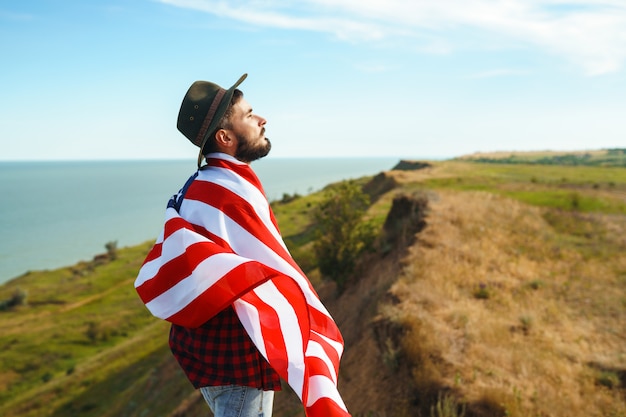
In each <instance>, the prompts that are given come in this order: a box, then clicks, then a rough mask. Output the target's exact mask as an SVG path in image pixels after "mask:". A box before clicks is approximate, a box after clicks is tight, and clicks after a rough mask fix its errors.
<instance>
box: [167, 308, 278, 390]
mask: <svg viewBox="0 0 626 417" xmlns="http://www.w3.org/2000/svg"><path fill="white" fill-rule="evenodd" d="M170 349H171V350H172V353H173V354H174V357H176V360H177V361H178V363H179V364H180V366H181V367H182V368H183V371H184V372H185V374H186V375H187V378H189V381H190V382H191V383H192V384H193V386H194V387H195V388H202V387H207V386H217V385H240V386H247V387H254V388H259V389H263V390H266V391H267V390H273V391H280V389H281V387H280V377H279V376H278V373H277V372H276V371H275V370H274V369H273V368H272V367H271V366H270V365H269V363H268V362H267V360H265V358H264V357H263V355H261V353H260V352H259V351H258V349H257V348H256V346H255V345H254V343H253V342H252V340H251V339H250V336H248V333H247V332H246V330H245V329H244V328H243V325H242V324H241V322H240V321H239V318H238V317H237V314H236V313H235V310H234V309H233V308H232V307H227V308H226V309H224V310H223V311H222V312H220V313H219V314H218V315H216V316H215V317H213V318H212V319H210V320H209V321H207V322H206V323H204V324H203V325H202V326H201V327H198V328H195V329H191V328H187V327H182V326H178V325H175V324H172V328H171V330H170Z"/></svg>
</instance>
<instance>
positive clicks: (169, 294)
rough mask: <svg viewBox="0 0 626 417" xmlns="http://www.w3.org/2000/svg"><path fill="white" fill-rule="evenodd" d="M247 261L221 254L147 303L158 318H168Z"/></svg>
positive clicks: (203, 262) (200, 264)
mask: <svg viewBox="0 0 626 417" xmlns="http://www.w3.org/2000/svg"><path fill="white" fill-rule="evenodd" d="M246 261H247V260H246V259H242V258H241V257H239V256H237V255H234V254H231V253H220V254H216V255H213V256H211V257H210V258H207V259H205V260H204V261H202V262H200V263H199V264H198V266H197V267H196V268H195V269H194V270H193V272H192V273H191V275H190V276H188V277H186V278H184V279H183V280H181V281H180V282H178V283H177V284H176V285H174V286H173V287H172V288H170V289H169V290H167V291H165V292H163V293H161V294H160V295H159V296H158V297H156V298H154V299H153V300H151V301H149V302H148V303H146V307H148V310H150V311H151V312H152V314H154V315H155V316H157V317H160V318H168V317H170V316H172V315H173V314H176V313H177V312H178V311H180V310H182V309H183V308H185V307H186V306H187V305H188V304H189V303H191V302H192V301H193V300H194V299H195V298H196V297H198V295H200V294H202V293H203V292H204V291H206V290H207V289H208V288H210V287H211V286H212V285H213V284H215V283H216V282H217V281H219V279H220V278H222V277H223V276H224V275H226V274H227V273H228V272H230V271H231V270H232V269H234V268H235V267H237V266H239V265H241V264H242V263H245V262H246Z"/></svg>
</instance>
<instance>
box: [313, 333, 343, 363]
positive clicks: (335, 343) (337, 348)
mask: <svg viewBox="0 0 626 417" xmlns="http://www.w3.org/2000/svg"><path fill="white" fill-rule="evenodd" d="M312 332H313V333H315V334H316V335H318V336H319V337H320V338H322V340H323V341H324V342H326V343H328V344H329V345H330V347H332V348H333V349H335V351H336V352H337V356H338V357H341V354H342V353H343V343H340V342H338V341H336V340H334V339H331V338H329V337H328V336H325V335H323V334H321V333H318V332H316V331H312Z"/></svg>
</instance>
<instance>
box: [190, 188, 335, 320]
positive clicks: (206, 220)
mask: <svg viewBox="0 0 626 417" xmlns="http://www.w3.org/2000/svg"><path fill="white" fill-rule="evenodd" d="M181 216H183V217H184V218H185V219H187V221H189V222H190V223H193V224H197V225H199V226H202V227H203V228H205V229H206V230H210V231H211V232H212V233H214V234H215V235H217V236H219V237H220V238H221V239H224V240H225V241H226V242H228V244H229V245H231V247H232V249H233V251H234V252H235V253H238V254H240V255H242V256H245V257H246V258H250V259H255V260H258V261H259V262H261V263H264V264H265V265H267V266H269V267H271V268H274V269H276V270H277V271H280V272H282V273H283V274H285V275H287V276H290V277H291V278H293V279H294V280H295V281H296V282H297V283H298V285H299V286H300V288H301V289H302V291H303V292H304V294H305V296H306V300H307V303H309V305H311V306H312V307H313V308H315V309H316V310H318V311H320V312H321V313H322V314H324V315H326V316H328V317H329V318H330V317H331V316H330V313H329V312H328V310H326V307H324V305H323V304H322V302H321V301H320V300H319V298H318V297H317V296H316V295H315V294H314V293H313V292H312V291H311V290H310V287H309V281H308V280H307V279H306V277H304V276H302V275H301V274H300V272H299V271H298V270H297V269H295V268H294V267H293V266H292V265H291V264H290V263H289V262H287V261H286V260H285V259H283V258H282V257H281V256H279V255H278V254H277V253H276V252H274V251H273V250H272V249H271V248H269V247H268V246H267V245H266V244H265V243H263V242H262V241H260V240H259V239H257V238H256V237H255V236H254V235H253V234H251V233H250V232H248V231H247V230H246V229H245V228H243V227H242V226H240V225H239V223H237V222H236V221H235V220H233V219H232V218H230V217H228V216H227V215H226V214H225V213H223V212H221V211H220V210H218V209H217V208H215V207H213V206H210V205H208V204H206V203H203V202H201V201H198V200H185V202H184V203H183V205H182V207H181ZM281 241H282V240H281Z"/></svg>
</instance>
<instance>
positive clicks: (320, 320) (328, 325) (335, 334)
mask: <svg viewBox="0 0 626 417" xmlns="http://www.w3.org/2000/svg"><path fill="white" fill-rule="evenodd" d="M309 315H310V317H311V329H312V330H315V331H316V332H318V333H321V334H323V335H324V336H326V337H328V338H329V339H332V340H336V341H338V342H340V343H342V344H343V337H342V336H341V333H340V332H339V328H338V327H337V324H336V323H335V322H334V321H333V319H332V318H330V317H328V316H327V315H326V314H324V313H322V312H321V311H319V310H317V309H315V308H310V309H309Z"/></svg>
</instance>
